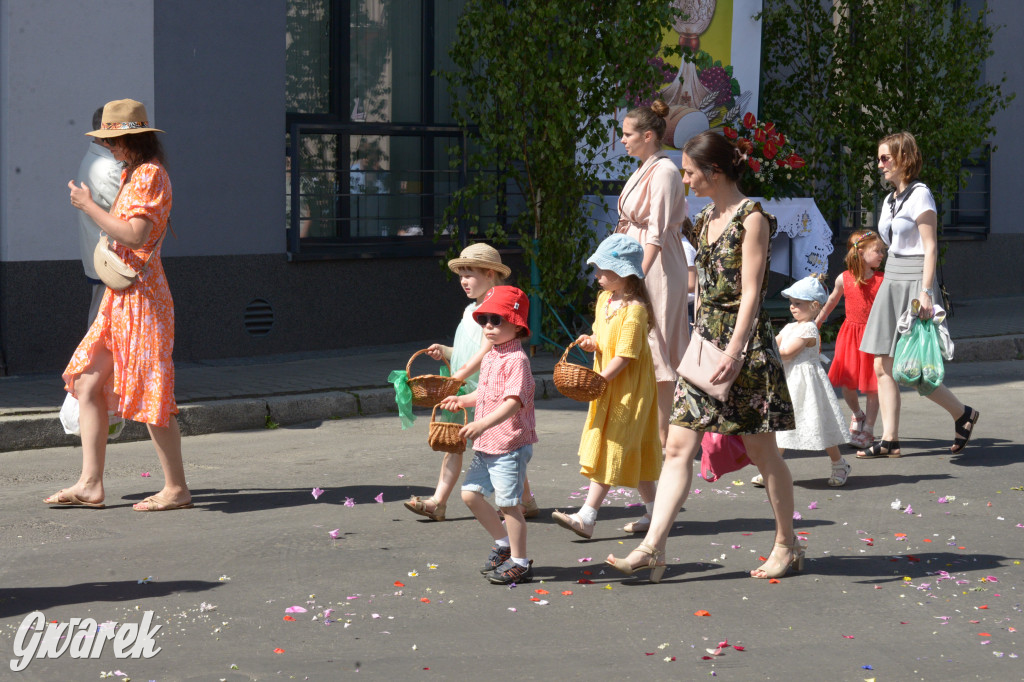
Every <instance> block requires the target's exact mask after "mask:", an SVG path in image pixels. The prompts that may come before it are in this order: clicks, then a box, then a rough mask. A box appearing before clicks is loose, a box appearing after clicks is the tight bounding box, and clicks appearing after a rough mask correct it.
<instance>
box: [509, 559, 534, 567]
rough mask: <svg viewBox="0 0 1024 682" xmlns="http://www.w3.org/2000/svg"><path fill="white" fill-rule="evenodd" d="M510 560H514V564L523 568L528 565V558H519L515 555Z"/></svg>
mask: <svg viewBox="0 0 1024 682" xmlns="http://www.w3.org/2000/svg"><path fill="white" fill-rule="evenodd" d="M512 561H514V562H515V564H516V566H522V567H523V568H526V567H527V566H529V565H530V560H529V559H520V558H519V557H516V556H514V557H512Z"/></svg>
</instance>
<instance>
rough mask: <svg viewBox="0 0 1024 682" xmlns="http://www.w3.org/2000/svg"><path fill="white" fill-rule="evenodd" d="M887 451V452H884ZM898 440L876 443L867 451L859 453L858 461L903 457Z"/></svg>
mask: <svg viewBox="0 0 1024 682" xmlns="http://www.w3.org/2000/svg"><path fill="white" fill-rule="evenodd" d="M883 450H885V452H882V451H883ZM902 456H903V454H902V453H901V452H900V442H899V441H898V440H883V441H879V442H877V443H874V444H873V445H872V446H871V447H870V448H868V449H867V450H863V451H861V452H858V453H857V459H879V458H880V457H893V458H895V457H902Z"/></svg>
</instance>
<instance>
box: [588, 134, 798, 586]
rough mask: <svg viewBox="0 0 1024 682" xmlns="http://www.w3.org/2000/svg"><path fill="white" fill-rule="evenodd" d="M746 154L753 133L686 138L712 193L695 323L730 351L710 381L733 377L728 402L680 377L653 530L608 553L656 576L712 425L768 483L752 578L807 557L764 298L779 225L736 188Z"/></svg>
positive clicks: (630, 568) (692, 182)
mask: <svg viewBox="0 0 1024 682" xmlns="http://www.w3.org/2000/svg"><path fill="white" fill-rule="evenodd" d="M744 143H745V144H744ZM740 145H742V146H740ZM749 152H750V142H749V140H739V141H738V144H737V145H733V144H732V143H731V142H729V141H728V140H726V139H725V138H724V137H723V136H721V135H719V134H717V133H714V132H712V131H705V132H703V133H700V134H699V135H697V136H695V137H693V138H691V139H690V140H689V141H688V142H687V143H686V144H685V145H684V146H683V181H684V182H686V184H688V185H689V186H690V189H692V190H693V191H694V193H695V194H696V195H697V196H706V197H708V198H709V199H711V203H709V204H708V205H707V206H706V207H705V208H704V209H703V210H702V211H701V212H700V214H699V215H698V216H697V219H696V221H694V225H695V228H696V234H697V235H698V238H697V282H698V287H697V302H696V319H695V321H694V325H693V331H694V334H700V335H701V336H702V337H704V338H705V339H707V340H709V341H711V342H712V343H714V344H715V345H716V346H718V347H719V348H721V349H722V351H723V352H724V354H723V356H722V359H721V360H720V362H719V364H718V366H717V368H716V370H715V372H714V373H713V375H712V377H711V379H712V381H713V382H714V383H722V382H726V381H728V380H730V379H733V378H735V382H734V383H733V384H732V389H731V391H730V392H729V396H728V398H727V399H726V400H725V401H718V400H716V399H714V398H712V397H711V396H709V395H707V394H706V393H704V392H703V391H701V390H700V389H699V388H697V387H696V386H693V385H691V384H689V383H688V382H687V381H686V380H685V379H683V378H682V377H680V378H679V381H678V382H677V384H676V390H675V404H674V406H673V409H672V419H671V425H670V426H669V431H668V443H667V445H666V447H665V463H664V465H663V466H662V469H661V477H660V478H659V479H658V494H657V496H656V497H655V498H654V514H653V515H652V516H653V518H652V519H651V527H650V530H649V531H647V536H646V537H645V538H644V541H643V542H642V543H641V544H640V546H639V547H637V548H636V549H635V550H633V552H632V553H630V554H629V556H627V557H625V558H621V559H620V558H616V557H615V556H611V555H610V556H609V557H608V559H607V560H606V563H608V564H609V565H610V566H612V567H613V568H615V569H616V570H618V571H620V572H622V573H625V574H627V575H632V574H633V573H636V572H637V571H641V570H646V571H650V574H649V575H650V578H651V581H652V582H658V580H660V579H661V576H662V574H663V573H664V571H665V559H664V556H665V544H666V539H667V538H668V533H669V530H670V529H671V528H672V523H673V521H674V520H675V518H676V514H678V513H679V508H680V506H682V504H683V502H684V501H685V499H686V496H687V494H688V493H689V491H690V481H691V477H692V475H693V460H694V457H695V455H696V454H697V451H698V450H699V449H700V444H701V438H702V437H703V434H704V432H706V431H712V432H715V433H721V434H732V435H738V436H740V437H741V438H742V439H743V445H744V446H745V447H746V450H747V456H748V457H750V461H751V462H753V463H754V465H755V466H757V468H758V471H760V473H761V475H762V476H763V478H764V483H765V486H766V487H767V488H768V500H769V502H770V503H771V506H772V512H773V513H774V515H775V546H774V547H773V549H772V552H771V554H770V555H769V557H768V560H767V561H766V562H765V563H764V564H763V565H762V566H760V567H759V568H756V569H754V570H753V571H751V572H750V575H751V577H754V578H779V577H781V576H783V575H785V573H786V572H787V571H788V570H789V568H790V567H791V566H795V567H797V568H799V567H800V566H801V564H802V561H803V555H804V548H803V546H802V545H800V543H798V542H797V538H796V535H795V534H794V532H793V478H792V476H791V475H790V473H789V467H787V466H786V463H785V461H783V459H782V455H781V454H779V448H778V446H777V445H776V442H775V432H776V431H787V430H791V429H793V428H795V427H796V420H795V418H794V414H793V404H792V402H791V400H790V396H789V389H788V388H787V385H786V375H785V372H784V370H783V367H782V360H781V358H780V357H779V351H778V349H777V348H776V346H775V343H774V338H775V334H774V332H773V331H772V327H771V323H770V322H769V320H768V313H767V312H766V311H765V310H764V307H763V306H762V302H763V301H764V297H765V293H766V292H767V289H768V266H769V263H770V261H771V238H772V236H774V235H775V231H776V229H777V224H776V221H775V217H774V216H772V215H769V214H767V213H765V212H764V210H763V209H762V208H761V205H760V204H759V203H756V202H753V201H751V200H750V199H748V198H747V197H745V196H743V193H742V192H741V191H740V189H739V187H737V181H738V180H739V177H740V173H741V172H742V171H743V169H744V168H745V167H746V165H747V154H749Z"/></svg>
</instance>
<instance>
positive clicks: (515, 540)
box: [487, 505, 527, 559]
mask: <svg viewBox="0 0 1024 682" xmlns="http://www.w3.org/2000/svg"><path fill="white" fill-rule="evenodd" d="M487 506H490V505H487ZM501 512H502V513H503V514H504V515H505V530H507V531H508V543H509V545H510V546H511V548H512V556H513V557H518V558H521V559H525V558H527V556H526V519H525V518H523V512H521V511H520V510H519V505H516V506H514V507H502V508H501ZM495 516H497V514H495ZM499 537H500V536H499ZM497 539H499V538H495V540H497Z"/></svg>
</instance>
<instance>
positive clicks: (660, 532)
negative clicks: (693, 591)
mask: <svg viewBox="0 0 1024 682" xmlns="http://www.w3.org/2000/svg"><path fill="white" fill-rule="evenodd" d="M701 436H702V434H700V433H697V432H696V431H691V430H690V429H686V428H683V427H681V426H675V425H671V426H669V427H668V440H667V442H666V443H665V463H664V464H663V465H662V468H661V477H660V478H659V479H658V484H657V491H658V494H657V495H656V496H655V497H654V514H653V515H652V517H651V527H650V529H649V530H648V531H647V535H646V537H645V538H644V543H646V544H647V545H649V546H651V547H653V548H654V549H655V550H657V551H659V552H664V551H665V543H666V540H667V539H668V533H669V531H670V530H671V529H672V524H673V523H674V522H675V518H676V515H677V514H678V513H679V508H680V507H682V506H683V502H685V501H686V497H687V495H689V493H690V483H691V480H692V478H693V459H694V457H696V455H697V450H698V449H699V448H700V439H701ZM641 494H643V493H642V491H641ZM626 559H627V561H629V564H630V566H633V567H637V566H640V565H646V564H647V562H648V561H649V560H650V556H649V555H648V554H645V553H643V552H638V551H636V550H633V551H632V552H630V554H629V556H628V557H626ZM608 560H609V561H610V562H612V563H614V562H615V557H614V556H613V555H608Z"/></svg>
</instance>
